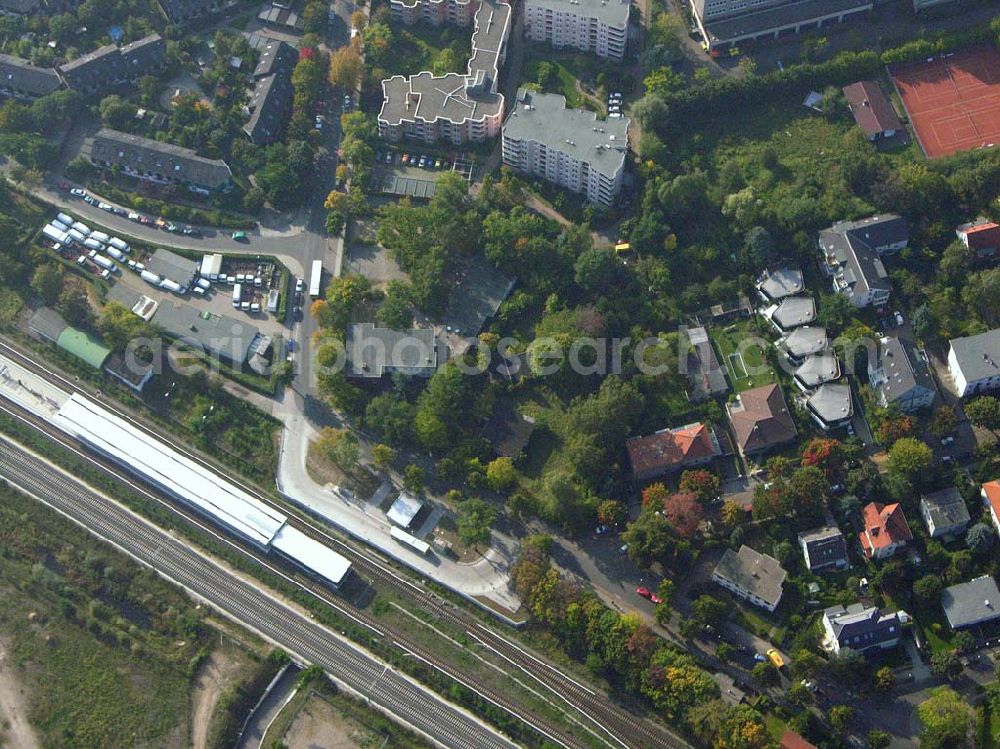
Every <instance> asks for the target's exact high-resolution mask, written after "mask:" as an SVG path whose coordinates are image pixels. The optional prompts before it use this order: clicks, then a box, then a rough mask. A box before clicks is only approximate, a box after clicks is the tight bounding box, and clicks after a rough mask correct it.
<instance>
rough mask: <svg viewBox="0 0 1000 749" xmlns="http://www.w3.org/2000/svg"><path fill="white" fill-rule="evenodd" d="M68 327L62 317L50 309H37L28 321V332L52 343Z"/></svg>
mask: <svg viewBox="0 0 1000 749" xmlns="http://www.w3.org/2000/svg"><path fill="white" fill-rule="evenodd" d="M68 327H69V323H67V322H66V321H65V320H64V319H63V317H62V315H60V314H59V313H58V312H56V311H55V310H54V309H52V308H51V307H39V308H38V309H37V310H35V313H34V314H33V315H32V316H31V318H30V319H29V320H28V330H29V331H30V332H32V333H35V334H36V335H39V336H41V337H42V338H45V339H47V340H49V341H52V342H53V343H55V342H56V340H57V339H58V338H59V335H60V334H61V333H62V332H63V331H64V330H66V328H68Z"/></svg>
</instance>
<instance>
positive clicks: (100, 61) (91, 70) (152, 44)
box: [59, 34, 167, 91]
mask: <svg viewBox="0 0 1000 749" xmlns="http://www.w3.org/2000/svg"><path fill="white" fill-rule="evenodd" d="M166 53H167V44H166V42H165V41H164V40H163V38H162V37H160V35H159V34H150V35H149V36H145V37H143V38H142V39H139V40H138V41H135V42H130V43H129V44H126V45H124V46H123V47H121V48H119V47H116V46H115V45H113V44H107V45H105V46H103V47H100V48H98V49H95V50H94V51H93V52H90V53H88V54H86V55H83V56H82V57H78V58H77V59H75V60H71V61H70V62H67V63H66V64H65V65H60V66H59V73H60V74H61V75H62V77H63V79H64V80H65V81H66V85H67V86H69V87H70V88H75V89H78V90H80V91H92V90H103V89H107V88H109V87H111V86H113V85H115V84H116V83H119V82H120V81H125V80H134V79H136V78H139V77H140V76H143V75H145V74H147V73H149V72H151V71H153V70H155V69H157V68H159V67H161V66H162V65H163V63H164V60H165V57H166Z"/></svg>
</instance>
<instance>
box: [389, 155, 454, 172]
mask: <svg viewBox="0 0 1000 749" xmlns="http://www.w3.org/2000/svg"><path fill="white" fill-rule="evenodd" d="M378 159H379V160H380V161H383V162H385V163H386V164H402V165H403V166H407V165H408V166H419V167H420V168H421V169H447V168H448V167H449V166H451V165H450V163H449V162H448V159H442V158H440V157H436V156H428V155H427V154H416V153H415V154H413V155H412V156H411V155H410V154H408V153H394V152H392V151H386V152H385V153H384V154H379V155H378Z"/></svg>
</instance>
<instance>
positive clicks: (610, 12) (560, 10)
mask: <svg viewBox="0 0 1000 749" xmlns="http://www.w3.org/2000/svg"><path fill="white" fill-rule="evenodd" d="M630 7H631V6H630V3H629V2H628V1H627V0H625V2H623V1H622V0H527V1H526V2H525V5H524V36H525V38H527V39H530V40H531V41H533V42H543V43H545V42H547V43H549V44H551V45H552V46H553V47H573V48H575V49H578V50H580V51H582V52H591V53H593V54H595V55H597V56H598V57H605V58H607V59H610V60H621V59H623V58H624V57H625V45H626V42H627V40H628V17H629V9H630Z"/></svg>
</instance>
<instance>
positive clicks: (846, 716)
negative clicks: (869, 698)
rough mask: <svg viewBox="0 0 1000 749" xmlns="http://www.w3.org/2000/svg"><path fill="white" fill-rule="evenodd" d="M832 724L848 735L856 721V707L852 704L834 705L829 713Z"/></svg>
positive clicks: (841, 732) (842, 733)
mask: <svg viewBox="0 0 1000 749" xmlns="http://www.w3.org/2000/svg"><path fill="white" fill-rule="evenodd" d="M827 715H828V716H829V718H830V725H832V726H833V727H834V728H835V729H837V731H838V732H840V734H841V735H846V734H847V733H848V731H850V728H851V724H852V723H853V722H854V708H853V707H851V706H850V705H834V706H833V707H831V708H830V712H829V713H827Z"/></svg>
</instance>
